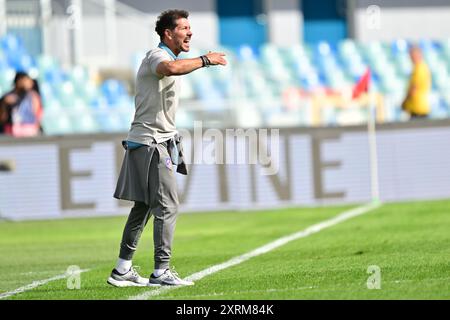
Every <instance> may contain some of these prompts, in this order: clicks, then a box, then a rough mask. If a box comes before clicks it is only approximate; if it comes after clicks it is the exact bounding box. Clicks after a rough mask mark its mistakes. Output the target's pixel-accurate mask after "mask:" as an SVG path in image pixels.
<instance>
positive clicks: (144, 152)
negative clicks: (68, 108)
mask: <svg viewBox="0 0 450 320" xmlns="http://www.w3.org/2000/svg"><path fill="white" fill-rule="evenodd" d="M188 16H189V13H188V12H186V11H184V10H168V11H165V12H163V13H161V15H160V16H159V17H158V20H157V22H156V29H155V30H156V32H157V33H158V34H159V36H160V38H161V43H160V44H159V45H158V47H157V48H155V49H153V50H150V51H149V52H148V53H147V54H146V56H145V58H144V59H143V60H142V64H141V66H140V68H139V71H138V74H137V79H136V99H135V106H136V111H135V117H134V121H133V122H132V124H131V129H130V131H129V133H128V137H127V139H126V140H125V141H123V146H124V148H125V149H126V152H125V157H124V160H123V164H122V169H121V172H120V176H119V179H118V182H117V187H116V191H115V193H114V197H116V198H118V199H125V200H130V201H134V203H135V204H134V206H133V208H132V209H131V212H130V215H129V217H128V220H127V223H126V225H125V228H124V231H123V236H122V242H121V245H120V253H119V259H118V261H117V264H116V267H115V268H114V269H113V271H112V272H111V275H110V277H109V278H108V283H109V284H111V285H114V286H118V287H125V286H146V285H150V286H151V285H154V286H159V285H192V284H193V283H192V282H190V281H186V280H183V279H181V278H180V277H178V275H177V274H176V273H175V272H174V271H173V270H170V267H169V262H170V258H171V248H172V240H173V234H174V229H175V223H176V218H177V212H178V204H179V203H178V195H177V185H176V180H175V173H174V168H173V167H174V165H176V166H177V167H176V168H177V169H176V171H177V172H179V173H182V174H187V169H186V165H185V163H184V161H183V153H182V146H181V138H180V137H179V136H178V134H177V130H176V127H175V114H176V110H177V108H178V98H179V92H180V89H179V80H180V79H179V77H178V76H180V75H183V74H187V73H190V72H192V71H194V70H197V69H199V68H202V67H209V66H210V65H226V60H225V58H224V54H223V53H216V52H210V53H208V54H206V55H203V56H201V57H198V58H193V59H177V56H178V55H179V54H180V52H187V51H189V48H190V40H191V37H192V32H191V29H190V25H189V21H188V19H187V18H188ZM151 215H153V217H154V221H153V225H154V226H153V241H154V260H155V269H154V271H153V273H152V274H151V276H150V278H149V279H148V278H147V279H145V278H142V277H141V276H139V274H138V273H137V272H136V270H135V269H134V268H133V266H132V258H133V254H134V252H135V250H136V248H137V245H138V241H139V238H140V236H141V233H142V230H143V229H144V227H145V225H146V224H147V221H148V220H149V218H150V216H151Z"/></svg>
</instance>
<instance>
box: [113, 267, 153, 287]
mask: <svg viewBox="0 0 450 320" xmlns="http://www.w3.org/2000/svg"><path fill="white" fill-rule="evenodd" d="M106 282H108V283H109V284H110V285H112V286H115V287H121V288H122V287H146V286H147V285H148V279H146V278H143V277H141V276H140V275H139V273H138V272H137V271H136V269H135V268H134V267H131V268H130V270H129V271H128V272H127V273H124V274H120V273H119V272H118V271H117V270H116V269H113V270H112V272H111V275H110V276H109V278H108V280H107V281H106Z"/></svg>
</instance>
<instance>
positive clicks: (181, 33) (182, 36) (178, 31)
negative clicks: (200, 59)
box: [171, 18, 192, 54]
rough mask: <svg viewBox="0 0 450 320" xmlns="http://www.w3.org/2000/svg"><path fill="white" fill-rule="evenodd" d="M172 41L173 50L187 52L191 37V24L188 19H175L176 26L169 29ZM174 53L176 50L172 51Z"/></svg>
mask: <svg viewBox="0 0 450 320" xmlns="http://www.w3.org/2000/svg"><path fill="white" fill-rule="evenodd" d="M171 35H172V43H173V45H174V47H175V51H177V52H178V53H180V52H182V51H183V52H188V51H189V49H190V42H191V37H192V32H191V26H190V24H189V21H188V19H186V18H180V19H178V20H177V26H176V27H175V29H174V30H172V31H171ZM174 53H175V54H176V52H174Z"/></svg>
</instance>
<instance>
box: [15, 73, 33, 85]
mask: <svg viewBox="0 0 450 320" xmlns="http://www.w3.org/2000/svg"><path fill="white" fill-rule="evenodd" d="M23 78H30V79H31V77H30V76H29V75H28V73H26V72H23V71H17V72H16V76H15V77H14V85H16V84H17V82H19V80H20V79H23Z"/></svg>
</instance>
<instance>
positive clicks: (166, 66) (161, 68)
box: [156, 52, 227, 76]
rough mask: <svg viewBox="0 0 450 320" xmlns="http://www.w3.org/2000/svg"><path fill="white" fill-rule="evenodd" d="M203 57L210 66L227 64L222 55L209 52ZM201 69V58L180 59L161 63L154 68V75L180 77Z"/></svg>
mask: <svg viewBox="0 0 450 320" xmlns="http://www.w3.org/2000/svg"><path fill="white" fill-rule="evenodd" d="M205 56H206V57H207V58H208V60H209V62H210V65H212V66H215V65H222V66H225V65H226V64H227V61H226V60H225V58H224V57H225V54H224V53H221V52H210V53H208V54H205ZM201 67H203V60H202V58H201V57H198V58H192V59H180V60H175V61H162V62H160V63H159V64H158V66H157V67H156V73H157V74H159V75H161V76H181V75H183V74H188V73H191V72H192V71H194V70H197V69H199V68H201Z"/></svg>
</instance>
